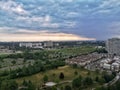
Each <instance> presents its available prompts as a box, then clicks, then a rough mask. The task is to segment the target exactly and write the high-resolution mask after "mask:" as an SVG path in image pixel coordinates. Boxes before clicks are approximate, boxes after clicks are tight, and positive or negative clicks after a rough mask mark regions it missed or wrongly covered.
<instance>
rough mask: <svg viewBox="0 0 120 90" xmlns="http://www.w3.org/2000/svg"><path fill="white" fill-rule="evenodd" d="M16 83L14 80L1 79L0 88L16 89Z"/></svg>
mask: <svg viewBox="0 0 120 90" xmlns="http://www.w3.org/2000/svg"><path fill="white" fill-rule="evenodd" d="M17 89H18V84H17V83H16V82H15V81H3V82H2V84H1V88H0V90H17Z"/></svg>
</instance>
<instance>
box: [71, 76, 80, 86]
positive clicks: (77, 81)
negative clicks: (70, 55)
mask: <svg viewBox="0 0 120 90" xmlns="http://www.w3.org/2000/svg"><path fill="white" fill-rule="evenodd" d="M81 81H82V77H81V76H79V77H78V78H75V79H74V80H73V81H72V86H73V88H79V87H80V86H81Z"/></svg>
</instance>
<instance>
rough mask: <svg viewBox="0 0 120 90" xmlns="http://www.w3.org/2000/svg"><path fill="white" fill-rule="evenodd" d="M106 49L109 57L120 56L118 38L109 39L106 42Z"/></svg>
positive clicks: (119, 41) (119, 40)
mask: <svg viewBox="0 0 120 90" xmlns="http://www.w3.org/2000/svg"><path fill="white" fill-rule="evenodd" d="M106 49H107V51H108V53H109V54H111V55H114V54H116V55H120V39H119V38H111V39H108V40H107V42H106Z"/></svg>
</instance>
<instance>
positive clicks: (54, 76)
mask: <svg viewBox="0 0 120 90" xmlns="http://www.w3.org/2000/svg"><path fill="white" fill-rule="evenodd" d="M75 71H77V72H78V75H75V74H74V72H75ZM61 72H63V73H64V76H65V78H64V80H63V81H65V80H73V79H74V78H75V77H77V76H79V75H81V76H82V77H86V76H91V77H95V76H97V75H98V74H96V73H95V72H90V74H89V71H88V70H85V69H79V68H72V67H70V66H63V67H59V68H58V69H53V70H49V71H46V72H41V73H37V74H34V75H32V76H27V77H22V78H18V79H15V80H16V81H17V82H18V83H19V85H20V84H21V83H22V82H23V80H31V81H32V82H33V83H34V84H35V85H36V86H40V85H42V84H43V76H44V75H47V76H48V78H49V81H53V82H57V83H58V82H61V81H62V80H60V79H59V74H60V73H61Z"/></svg>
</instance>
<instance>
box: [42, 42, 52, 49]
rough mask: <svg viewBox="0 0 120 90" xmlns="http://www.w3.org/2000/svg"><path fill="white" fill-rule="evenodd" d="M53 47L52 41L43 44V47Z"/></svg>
mask: <svg viewBox="0 0 120 90" xmlns="http://www.w3.org/2000/svg"><path fill="white" fill-rule="evenodd" d="M53 46H54V43H53V42H52V41H45V42H44V47H49V48H50V47H53Z"/></svg>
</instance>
